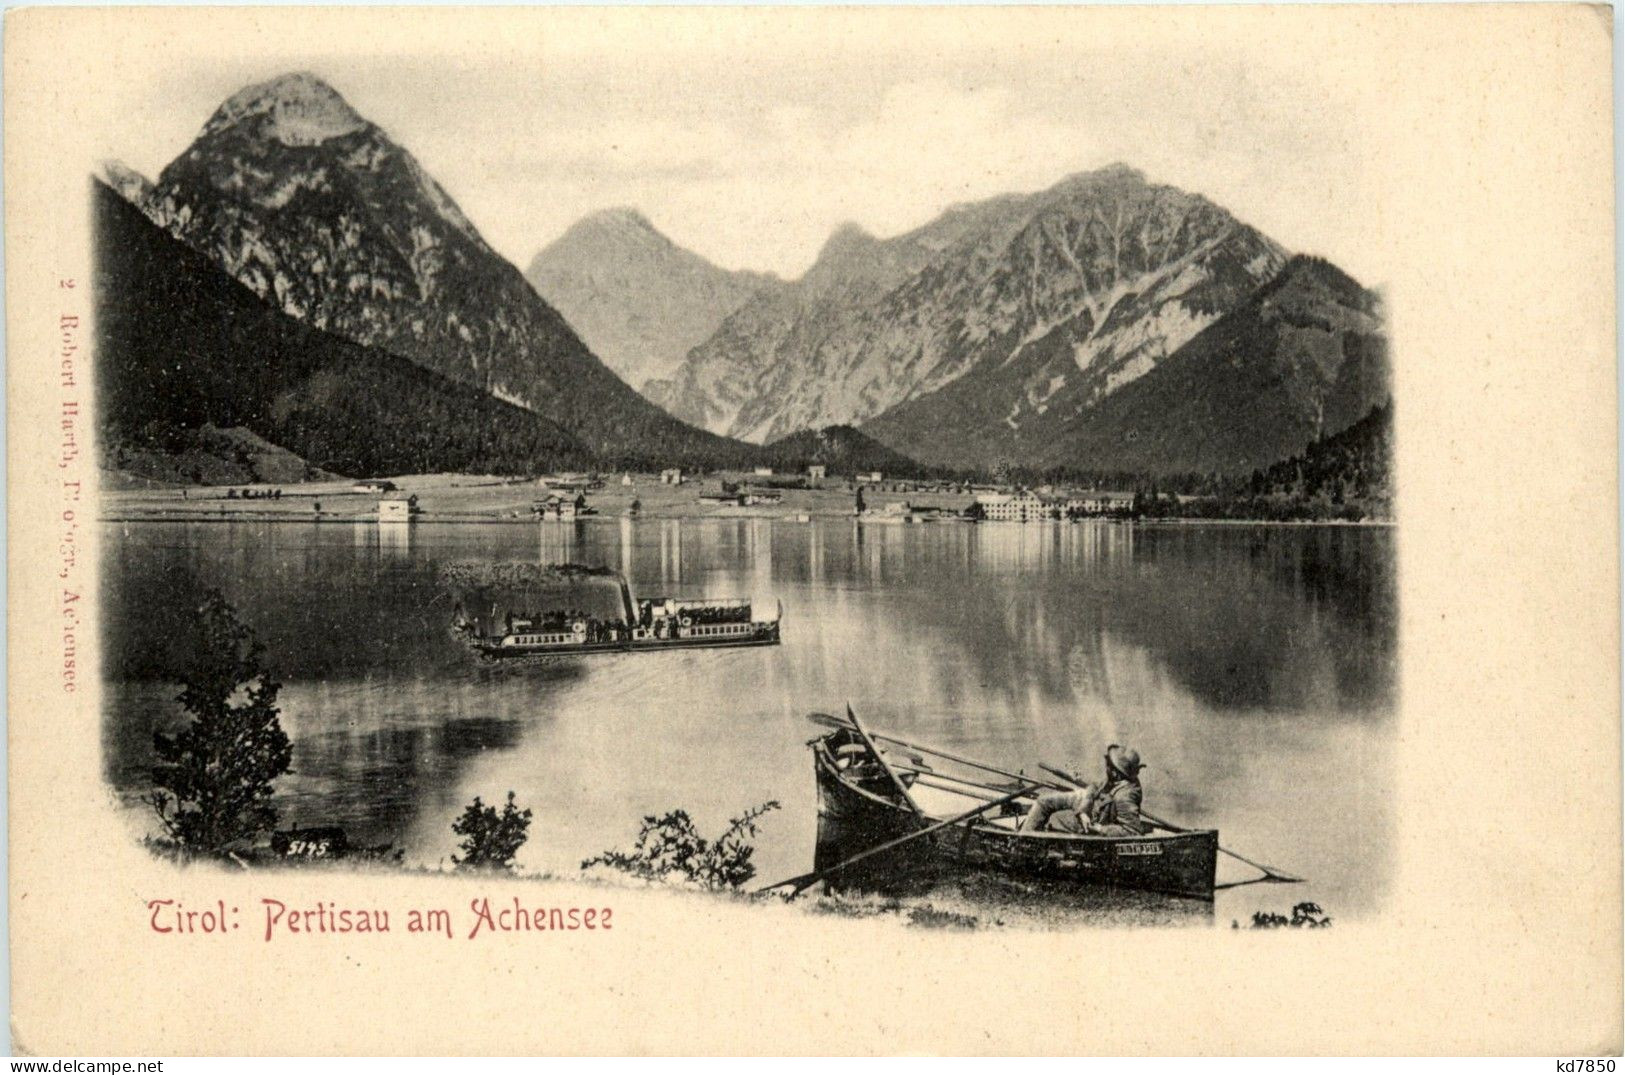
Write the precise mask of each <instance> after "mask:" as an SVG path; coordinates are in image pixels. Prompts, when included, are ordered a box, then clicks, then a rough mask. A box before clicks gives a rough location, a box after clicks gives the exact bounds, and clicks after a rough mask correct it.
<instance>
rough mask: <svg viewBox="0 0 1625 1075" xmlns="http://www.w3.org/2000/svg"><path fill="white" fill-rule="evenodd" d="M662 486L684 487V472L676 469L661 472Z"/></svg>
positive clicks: (670, 468)
mask: <svg viewBox="0 0 1625 1075" xmlns="http://www.w3.org/2000/svg"><path fill="white" fill-rule="evenodd" d="M660 484H661V485H682V484H683V472H682V471H681V470H679V469H677V468H676V467H668V468H667V469H665V470H662V471H661V472H660Z"/></svg>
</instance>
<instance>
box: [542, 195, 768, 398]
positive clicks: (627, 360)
mask: <svg viewBox="0 0 1625 1075" xmlns="http://www.w3.org/2000/svg"><path fill="white" fill-rule="evenodd" d="M525 279H527V280H529V281H530V283H531V286H532V287H534V288H535V289H536V291H537V293H538V294H539V295H541V296H542V298H544V299H546V300H547V301H548V302H549V303H551V304H552V306H553V308H554V309H556V310H558V311H559V313H561V314H563V315H564V319H565V320H566V321H568V322H569V323H570V326H571V327H572V328H574V329H575V330H576V332H578V333H579V334H580V335H581V338H582V340H583V341H584V342H585V343H586V344H587V346H588V347H590V348H592V351H593V353H594V354H595V355H597V356H598V357H599V358H601V359H603V360H604V362H605V364H607V365H608V366H609V368H610V369H612V370H614V371H615V372H616V373H617V374H618V375H619V376H620V378H621V379H622V380H623V381H626V382H627V383H628V384H631V385H635V386H638V387H640V388H641V387H643V386H644V385H645V383H646V382H648V381H650V380H663V379H666V378H669V377H670V376H671V374H672V373H673V372H674V371H675V370H676V368H677V366H678V364H679V363H680V362H682V360H683V357H684V356H685V355H687V354H688V352H689V350H690V349H691V348H693V347H695V346H697V345H699V344H701V343H703V342H705V340H707V339H709V338H710V336H711V334H712V333H714V332H716V330H717V327H718V326H719V325H721V324H722V320H723V318H725V317H727V316H728V315H729V314H731V313H733V312H734V311H735V310H737V309H739V308H740V307H741V306H743V305H744V304H745V303H746V302H747V301H749V300H750V299H751V298H753V297H754V296H756V295H757V294H759V293H760V292H762V291H764V290H767V289H769V288H772V287H775V286H777V285H778V283H779V281H778V279H777V278H776V277H773V276H768V275H765V274H762V273H753V272H729V271H728V270H726V269H721V268H718V267H717V266H715V265H713V264H711V263H710V262H709V261H707V260H705V259H704V258H702V257H700V256H699V255H698V254H695V253H692V252H691V251H688V250H685V249H683V248H682V247H680V246H678V245H677V244H676V243H674V242H672V241H671V240H670V239H668V238H666V236H664V235H662V234H661V233H660V232H659V231H657V230H656V229H655V227H654V225H653V224H651V223H649V220H648V218H647V217H645V216H644V215H643V214H642V213H640V212H638V211H637V210H636V209H606V210H603V211H602V212H598V213H594V214H592V215H591V216H588V217H585V218H583V219H581V220H579V221H577V222H576V223H575V224H573V225H571V227H570V229H569V230H568V231H566V232H565V233H564V234H563V235H561V236H559V237H558V238H557V239H555V240H553V242H551V243H549V244H548V245H547V246H546V247H544V248H543V249H542V251H541V252H540V253H539V254H537V255H536V257H535V258H534V259H533V260H532V261H531V263H530V268H528V269H526V270H525ZM656 391H657V392H658V391H659V390H658V389H657V390H656Z"/></svg>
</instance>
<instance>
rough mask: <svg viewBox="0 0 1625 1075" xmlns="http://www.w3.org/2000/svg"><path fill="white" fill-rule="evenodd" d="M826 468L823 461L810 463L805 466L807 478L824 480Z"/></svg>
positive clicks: (816, 480)
mask: <svg viewBox="0 0 1625 1075" xmlns="http://www.w3.org/2000/svg"><path fill="white" fill-rule="evenodd" d="M825 472H826V468H825V466H824V464H823V463H812V464H809V465H808V467H807V480H808V481H814V482H821V481H823V480H824V476H825Z"/></svg>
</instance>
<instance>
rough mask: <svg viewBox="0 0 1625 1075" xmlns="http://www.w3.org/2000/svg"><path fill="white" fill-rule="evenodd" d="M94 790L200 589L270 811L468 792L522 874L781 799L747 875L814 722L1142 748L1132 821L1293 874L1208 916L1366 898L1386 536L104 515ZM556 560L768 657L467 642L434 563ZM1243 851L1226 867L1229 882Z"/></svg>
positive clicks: (145, 746)
mask: <svg viewBox="0 0 1625 1075" xmlns="http://www.w3.org/2000/svg"><path fill="white" fill-rule="evenodd" d="M103 541H104V544H103V563H104V572H103V578H104V589H103V601H104V604H103V609H104V616H103V621H104V646H105V666H104V675H105V679H106V683H107V716H106V722H105V745H106V752H105V756H106V770H107V777H108V779H109V780H110V781H111V782H112V783H113V784H114V785H115V787H116V788H118V789H119V791H120V792H121V793H122V794H123V795H124V796H125V798H126V801H127V802H129V803H131V804H132V806H131V818H132V824H133V825H136V826H137V827H139V826H140V825H141V824H142V819H141V814H140V811H139V809H138V808H137V807H136V806H134V805H133V804H134V800H135V796H136V795H138V794H140V793H141V792H143V791H144V790H146V787H145V781H146V779H147V769H148V767H149V766H150V764H151V739H152V732H153V730H154V729H167V728H172V727H174V726H176V725H177V724H178V723H179V722H180V720H181V719H182V714H181V712H180V710H179V707H178V706H177V705H176V704H175V703H174V701H173V698H174V695H175V693H176V687H175V685H174V684H173V683H172V682H169V681H168V680H167V678H166V677H170V676H172V675H173V672H174V670H175V669H176V668H177V667H178V666H179V662H180V654H178V653H177V652H175V646H176V641H175V640H176V639H177V637H178V636H179V634H180V632H179V630H178V624H179V623H180V622H181V621H182V618H183V617H184V615H185V614H186V611H187V610H188V609H189V608H191V607H193V606H194V605H195V603H196V601H197V599H198V597H199V595H200V594H201V593H202V592H203V591H204V590H205V589H207V588H209V587H218V588H219V589H220V590H222V591H223V592H224V593H225V595H226V597H227V598H228V599H229V600H230V601H231V602H232V603H233V604H235V605H236V606H237V607H238V609H239V610H240V611H241V612H242V615H243V617H244V619H245V620H246V621H247V622H248V623H249V624H250V626H252V628H253V629H254V631H255V632H256V633H257V635H258V637H259V638H260V639H261V640H262V641H263V642H264V643H265V645H266V650H267V663H268V664H269V666H270V667H271V668H272V669H273V670H274V674H275V677H276V678H277V679H279V680H280V681H281V682H282V683H283V689H282V694H281V707H282V721H283V726H284V727H285V728H286V729H287V731H288V734H289V735H290V736H291V738H292V739H293V743H294V770H295V771H294V773H293V774H291V775H289V776H286V777H284V778H282V780H281V781H280V782H279V785H278V787H279V795H278V802H279V805H280V808H281V813H282V822H283V824H284V825H288V824H295V823H297V824H304V825H321V824H337V825H342V826H343V827H344V828H345V829H346V830H347V831H348V833H349V835H350V837H351V839H352V841H356V840H360V841H364V842H367V843H382V842H393V843H394V844H396V845H397V846H399V847H403V848H404V849H405V851H406V857H407V860H408V861H410V862H419V863H425V864H429V865H434V864H437V863H441V862H447V861H449V856H450V855H452V854H453V853H455V851H456V837H454V835H453V834H452V832H451V823H452V821H453V819H454V818H455V817H456V816H457V815H458V813H459V812H460V811H461V809H462V807H463V806H464V805H465V804H466V803H467V802H469V800H471V799H472V798H473V797H474V796H476V795H479V796H482V797H484V798H485V799H486V800H487V801H494V800H496V801H499V800H500V799H501V798H502V797H504V796H505V795H506V793H507V792H508V791H509V790H510V789H511V790H513V791H514V792H516V793H517V796H518V799H519V801H520V803H521V804H522V805H525V806H529V807H530V808H531V809H533V810H534V811H535V815H536V819H535V822H534V823H533V825H532V828H531V836H530V841H529V843H528V844H527V845H526V846H525V848H524V849H523V851H522V852H521V854H520V861H521V864H522V865H524V866H526V867H529V868H532V869H549V870H556V871H569V870H573V869H575V868H576V867H577V866H578V865H579V863H580V861H581V860H582V859H583V858H585V857H588V856H590V855H593V854H596V853H597V852H600V851H602V850H604V849H605V848H609V847H626V846H630V844H631V843H632V840H633V838H634V836H635V835H636V832H637V827H638V821H639V819H640V818H641V817H642V816H643V815H645V814H651V813H662V812H664V811H666V810H669V809H671V808H674V807H683V808H686V809H687V810H688V811H689V812H690V813H691V814H693V815H694V817H695V818H696V820H697V821H698V823H699V825H700V828H701V831H702V832H705V833H707V834H709V833H711V832H714V831H716V830H719V829H721V828H722V827H723V826H724V825H725V824H726V823H727V819H728V818H729V817H730V816H731V815H733V814H736V813H738V812H740V811H741V810H743V809H745V808H746V807H749V806H751V805H753V804H756V803H760V802H762V801H764V800H768V799H776V800H778V801H779V802H780V803H782V809H781V810H779V811H777V812H774V813H771V814H769V815H767V817H766V818H765V819H764V820H763V823H762V833H761V836H760V837H759V839H758V851H757V862H758V866H759V877H760V879H761V880H763V881H766V880H777V879H778V878H780V877H782V876H786V875H790V874H795V873H800V872H802V871H804V870H806V869H808V868H810V865H811V861H812V849H813V839H814V832H815V825H816V816H815V815H816V799H815V795H814V788H813V778H812V766H811V760H810V757H809V753H808V751H807V749H806V741H807V740H808V739H809V738H811V737H812V736H814V735H815V734H817V733H818V731H819V729H818V728H817V727H815V726H814V725H813V724H811V723H809V722H808V721H807V720H806V719H805V714H806V713H807V712H809V711H812V710H823V711H826V712H839V711H840V710H841V707H842V706H843V705H844V704H845V703H847V702H848V701H850V702H851V704H852V705H853V706H854V707H855V708H856V709H857V711H858V713H859V714H860V715H861V716H863V717H866V718H867V722H868V723H869V724H870V725H872V726H874V727H877V728H882V729H885V730H889V731H895V732H898V733H900V734H902V735H903V736H904V737H905V738H910V739H915V740H918V741H922V742H926V743H930V744H934V745H937V746H941V747H944V748H946V749H949V750H954V751H957V752H960V753H967V754H970V755H972V756H976V757H982V758H984V759H986V760H988V761H991V762H994V763H995V764H1003V765H1005V766H1007V767H1009V768H1012V769H1014V768H1020V767H1026V768H1027V769H1028V770H1029V771H1031V772H1037V771H1038V770H1037V765H1038V763H1039V762H1045V761H1047V762H1051V763H1061V764H1070V765H1072V766H1073V767H1074V768H1075V769H1078V770H1082V771H1085V772H1087V773H1090V774H1093V773H1095V772H1097V771H1098V770H1099V769H1100V762H1099V758H1100V756H1101V754H1102V752H1103V751H1104V748H1105V747H1106V745H1107V744H1109V743H1127V744H1132V745H1133V746H1135V747H1136V748H1138V749H1139V751H1140V753H1141V754H1142V756H1143V757H1144V758H1145V760H1146V763H1147V769H1146V772H1145V774H1144V777H1143V780H1144V784H1145V788H1146V809H1148V810H1150V811H1151V812H1153V813H1156V814H1158V815H1159V816H1161V817H1163V818H1166V819H1168V820H1170V821H1175V822H1178V823H1182V824H1187V825H1193V826H1200V827H1216V828H1218V829H1219V830H1220V834H1221V841H1222V843H1223V844H1224V845H1225V846H1227V847H1229V848H1233V849H1235V850H1236V851H1239V852H1240V853H1241V854H1244V855H1246V856H1248V857H1249V858H1253V859H1257V860H1259V861H1264V862H1268V863H1271V864H1273V865H1276V866H1278V867H1279V868H1281V869H1283V870H1286V871H1288V872H1292V873H1295V874H1298V875H1300V876H1305V877H1308V878H1310V879H1311V883H1310V884H1307V885H1299V886H1286V887H1278V886H1269V885H1255V886H1248V887H1242V888H1238V889H1233V890H1229V891H1226V892H1222V893H1220V894H1219V897H1218V901H1217V905H1216V907H1215V918H1216V919H1217V920H1219V921H1221V922H1223V923H1224V924H1226V925H1227V924H1228V923H1229V921H1230V919H1232V918H1237V917H1239V918H1242V919H1244V920H1245V918H1246V917H1247V916H1248V915H1250V914H1251V912H1252V911H1253V910H1257V909H1259V908H1270V909H1275V910H1280V911H1286V910H1287V909H1288V908H1289V907H1290V906H1291V904H1292V903H1293V902H1294V901H1296V900H1300V899H1312V900H1315V901H1316V902H1319V903H1320V904H1321V905H1322V906H1323V907H1324V908H1325V909H1326V911H1327V912H1328V913H1331V914H1332V915H1333V916H1334V917H1336V916H1339V915H1342V916H1359V915H1364V914H1368V913H1370V912H1371V911H1373V910H1375V909H1376V908H1378V907H1380V905H1381V900H1382V897H1383V895H1384V890H1385V884H1386V880H1387V878H1388V877H1389V874H1390V870H1391V863H1390V861H1389V851H1388V848H1389V835H1390V826H1391V817H1390V806H1389V787H1390V773H1391V762H1392V754H1393V749H1394V741H1393V732H1394V723H1395V721H1394V708H1395V691H1396V678H1397V677H1396V650H1397V643H1396V638H1395V620H1396V616H1395V608H1394V601H1395V596H1394V595H1395V579H1394V534H1393V532H1392V531H1390V530H1386V529H1368V528H1350V527H1251V526H1178V525H1166V526H1135V525H1129V524H1122V523H1109V522H1088V523H1079V524H1029V525H1021V524H983V525H980V526H971V525H956V524H936V525H916V526H878V525H868V524H865V525H859V524H857V523H856V522H854V521H850V520H819V521H814V522H812V523H795V522H785V521H772V520H763V519H706V520H682V521H678V520H647V521H638V522H634V521H631V520H586V521H581V522H576V523H556V522H555V523H540V524H526V525H480V524H433V523H429V524H425V523H414V524H411V525H410V526H409V527H408V526H404V525H396V526H391V527H381V526H379V525H377V524H356V525H354V526H350V525H333V524H316V523H278V524H273V523H106V524H104V525H103ZM468 559H488V560H492V561H506V560H529V561H533V562H536V561H539V562H544V563H551V562H565V561H573V562H578V563H584V564H593V565H598V564H602V565H607V566H610V567H614V568H617V569H619V570H621V571H622V572H624V573H625V574H626V575H627V577H628V578H630V579H631V580H632V583H633V586H634V589H635V590H636V591H638V592H639V593H642V594H653V593H667V594H676V595H680V596H688V595H693V596H701V595H705V596H733V595H740V596H746V595H751V594H773V595H775V596H777V597H778V598H780V599H781V600H782V601H783V604H784V609H785V626H784V641H783V644H782V645H780V646H777V647H768V648H760V649H743V650H690V651H686V652H675V653H652V654H635V655H606V656H596V657H583V658H567V659H552V660H546V661H540V662H529V663H525V664H522V665H520V666H517V667H506V666H500V665H498V666H490V665H484V664H480V663H478V662H476V661H475V660H474V659H473V658H472V657H471V656H470V655H469V654H468V653H467V652H466V651H465V650H463V649H462V648H461V647H460V646H459V645H458V644H457V643H456V642H455V641H454V640H453V639H452V638H451V637H450V635H449V633H448V631H447V630H446V623H447V620H448V618H449V616H450V611H451V610H450V607H449V602H448V600H447V599H446V598H445V596H444V595H442V594H441V593H440V592H439V590H438V587H437V583H436V572H437V569H438V566H439V565H440V564H441V563H443V562H446V561H451V560H468ZM1250 876H1252V871H1250V870H1248V869H1247V868H1246V867H1243V866H1240V865H1239V864H1237V863H1235V862H1234V861H1232V860H1229V859H1226V858H1223V857H1221V858H1220V880H1221V882H1222V881H1225V880H1243V879H1246V878H1247V877H1250Z"/></svg>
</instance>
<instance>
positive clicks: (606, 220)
mask: <svg viewBox="0 0 1625 1075" xmlns="http://www.w3.org/2000/svg"><path fill="white" fill-rule="evenodd" d="M580 223H582V224H591V225H595V226H598V227H607V228H624V229H626V230H629V231H647V232H654V233H655V234H657V235H658V234H659V231H658V230H657V229H656V228H655V226H654V224H653V223H652V222H651V221H650V220H649V218H648V217H646V216H644V215H643V211H642V210H641V209H636V208H634V207H632V206H630V205H617V206H613V207H611V208H609V209H600V210H598V211H597V212H596V213H589V214H588V215H587V216H585V217H583V218H582V219H581V221H580Z"/></svg>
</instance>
